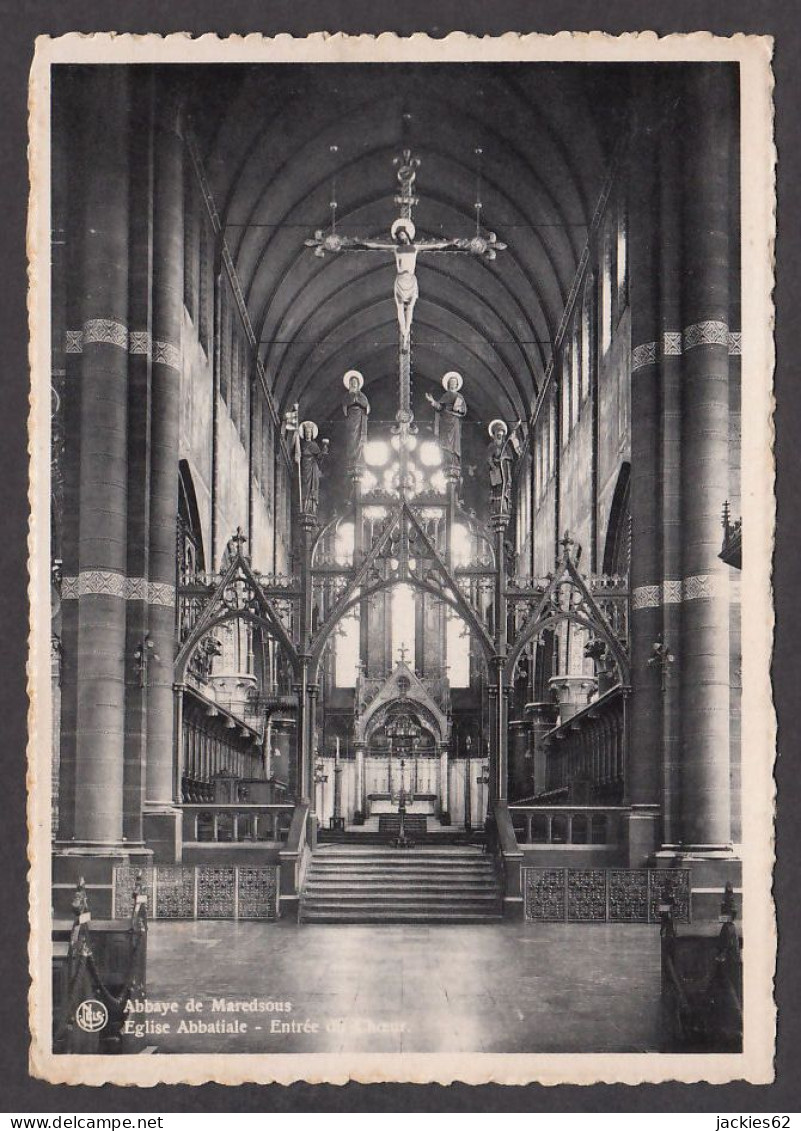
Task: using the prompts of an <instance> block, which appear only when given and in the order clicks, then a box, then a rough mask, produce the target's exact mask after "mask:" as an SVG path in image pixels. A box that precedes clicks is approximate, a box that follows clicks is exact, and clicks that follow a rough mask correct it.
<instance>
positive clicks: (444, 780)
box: [438, 742, 450, 814]
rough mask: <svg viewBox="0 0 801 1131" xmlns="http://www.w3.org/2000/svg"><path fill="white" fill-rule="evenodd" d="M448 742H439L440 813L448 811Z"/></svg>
mask: <svg viewBox="0 0 801 1131" xmlns="http://www.w3.org/2000/svg"><path fill="white" fill-rule="evenodd" d="M448 745H449V744H448V743H447V742H440V743H438V746H439V807H440V812H441V813H445V814H447V813H449V812H450V796H449V791H448Z"/></svg>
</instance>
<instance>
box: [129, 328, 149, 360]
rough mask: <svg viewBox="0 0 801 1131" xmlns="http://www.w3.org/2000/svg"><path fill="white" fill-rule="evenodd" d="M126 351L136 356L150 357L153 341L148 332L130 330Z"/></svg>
mask: <svg viewBox="0 0 801 1131" xmlns="http://www.w3.org/2000/svg"><path fill="white" fill-rule="evenodd" d="M128 350H129V352H130V353H132V354H135V355H136V356H140V357H141V356H144V357H150V355H151V353H152V352H153V339H152V338H151V336H150V331H149V330H131V332H130V333H129V334H128Z"/></svg>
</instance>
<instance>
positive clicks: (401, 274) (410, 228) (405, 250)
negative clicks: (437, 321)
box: [305, 217, 506, 349]
mask: <svg viewBox="0 0 801 1131" xmlns="http://www.w3.org/2000/svg"><path fill="white" fill-rule="evenodd" d="M305 242H306V246H307V247H314V249H315V251H314V254H315V255H319V256H323V255H325V253H326V252H332V253H336V252H340V251H385V252H386V251H391V252H393V254H394V256H395V266H396V268H397V275H396V277H395V287H394V295H395V305H396V307H397V312H398V326H399V328H400V336H401V348H402V349H408V347H409V338H410V334H411V329H412V316H413V313H414V305H415V303H416V302H417V297H418V294H419V289H418V285H417V274H416V272H417V256H418V255H420V254H421V253H429V252H445V253H454V252H456V253H461V254H467V255H474V256H477V257H479V258H483V259H494V258H495V253H496V250H503V249H504V248H505V246H506V245H505V244H503V243H500V242H499V241H498V239H497V237H496V236H495V233H494V232H489V233H488V234H487V235H486V237H485V236H478V235H477V236H473V237H472V238H471V239H440V240H435V239H419V240H418V239H415V226H414V223H413V222H412V221H411V220H408V219H406V218H405V217H401V218H400V219H398V220H396V221H395V223H394V224H393V225H392V239H389V240H377V239H367V238H363V237H360V236H341V235H339V233H338V232H330V233H329V234H328V235H324V234H323V232H322V231H317V232H315V233H314V238H313V239H310V240H306V241H305Z"/></svg>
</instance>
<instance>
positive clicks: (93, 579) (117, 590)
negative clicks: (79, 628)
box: [61, 569, 175, 608]
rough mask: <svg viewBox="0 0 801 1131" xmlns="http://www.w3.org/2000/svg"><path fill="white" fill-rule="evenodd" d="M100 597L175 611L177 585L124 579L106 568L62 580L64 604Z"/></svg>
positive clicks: (134, 578) (139, 578) (135, 578)
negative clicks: (82, 598) (79, 599)
mask: <svg viewBox="0 0 801 1131" xmlns="http://www.w3.org/2000/svg"><path fill="white" fill-rule="evenodd" d="M99 596H103V597H119V598H120V599H121V600H123V601H147V603H148V604H149V605H166V606H167V607H170V608H171V607H172V606H173V605H174V604H175V586H174V585H170V584H168V583H167V582H162V581H148V580H147V579H146V578H144V577H124V576H123V575H122V574H121V573H115V572H114V571H113V570H105V569H87V570H82V572H81V573H79V574H78V575H77V576H76V577H64V578H63V579H62V582H61V599H62V601H76V600H77V599H78V598H79V597H99Z"/></svg>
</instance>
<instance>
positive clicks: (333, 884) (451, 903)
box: [300, 844, 502, 923]
mask: <svg viewBox="0 0 801 1131" xmlns="http://www.w3.org/2000/svg"><path fill="white" fill-rule="evenodd" d="M501 914H502V900H501V892H500V889H499V886H498V881H497V879H496V876H495V870H494V867H493V862H492V858H491V857H489V856H486V855H484V853H483V852H482V851H481V850H480V849H478V848H474V847H470V846H467V845H465V846H455V845H453V846H452V845H447V846H444V847H427V846H426V847H420V846H418V847H415V848H410V849H396V848H390V847H387V846H382V845H375V846H372V845H371V846H365V847H361V846H358V847H357V846H354V845H349V844H348V845H333V844H328V845H321V846H319V847H318V849H317V851H316V852H315V853H314V855H313V857H312V860H311V863H310V865H309V869H308V871H307V873H306V881H305V884H304V887H303V894H302V897H301V903H300V919H301V922H304V923H439V922H445V923H451V922H458V923H468V922H478V921H482V920H494V919H498V918H500V917H501Z"/></svg>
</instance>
